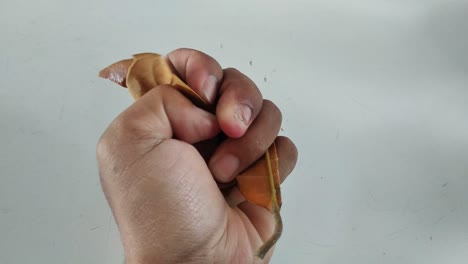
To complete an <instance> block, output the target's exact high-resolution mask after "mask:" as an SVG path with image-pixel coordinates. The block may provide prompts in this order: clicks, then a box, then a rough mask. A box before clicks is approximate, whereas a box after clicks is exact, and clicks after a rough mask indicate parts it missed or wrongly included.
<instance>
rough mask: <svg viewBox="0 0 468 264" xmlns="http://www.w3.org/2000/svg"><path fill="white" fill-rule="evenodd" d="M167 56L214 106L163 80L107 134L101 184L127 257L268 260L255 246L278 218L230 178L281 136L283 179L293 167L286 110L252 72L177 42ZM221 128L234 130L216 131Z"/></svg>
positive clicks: (100, 155)
mask: <svg viewBox="0 0 468 264" xmlns="http://www.w3.org/2000/svg"><path fill="white" fill-rule="evenodd" d="M166 59H167V60H168V62H170V64H171V65H172V67H173V69H174V70H175V71H176V72H177V73H178V75H179V76H180V77H181V78H182V80H184V81H185V82H186V83H187V84H188V85H189V86H191V87H192V88H193V89H194V90H195V91H196V92H197V93H198V94H199V95H201V96H203V97H204V98H205V99H206V100H208V101H209V102H210V103H211V104H212V105H213V106H214V109H215V111H214V112H215V114H213V113H210V112H206V111H204V110H202V109H199V108H197V107H195V106H194V105H193V104H192V103H191V102H190V101H189V100H188V99H187V98H185V97H184V96H183V95H182V94H180V93H179V92H178V91H176V90H175V89H173V88H172V87H169V86H159V87H156V88H154V89H152V90H151V91H150V92H148V93H146V94H145V95H144V96H143V97H141V98H140V99H139V100H137V101H136V102H134V103H133V104H132V105H131V106H129V107H128V108H127V109H126V110H125V111H124V112H122V113H121V114H120V115H119V116H118V117H117V118H116V119H115V120H114V121H113V122H112V123H111V124H110V125H109V127H108V128H107V129H106V131H105V132H104V133H103V135H102V136H101V138H100V140H99V143H98V145H97V159H98V164H99V173H100V179H101V185H102V188H103V191H104V193H105V196H106V199H107V201H108V203H109V206H110V207H111V209H112V212H113V215H114V218H115V220H116V222H117V225H118V227H119V231H120V234H121V240H122V243H123V246H124V251H125V258H126V263H129V264H135V263H138V264H146V263H268V262H269V260H270V258H271V255H272V252H273V250H270V252H269V253H268V254H267V256H266V257H265V258H264V259H263V260H260V259H257V258H255V250H257V249H258V248H259V247H260V246H261V245H262V244H263V241H265V240H267V239H268V238H269V237H270V236H271V234H272V232H273V229H274V219H273V217H272V215H271V213H270V212H268V211H267V210H266V209H264V208H262V207H259V206H256V205H253V204H251V203H249V202H247V201H245V199H244V198H243V197H242V196H241V195H240V193H239V191H238V190H237V189H236V188H232V185H231V184H229V182H232V181H233V180H234V178H235V176H236V175H237V174H238V173H239V172H241V171H242V170H244V169H246V168H247V167H248V166H249V165H251V164H253V163H254V162H255V161H256V160H257V159H259V158H260V157H261V156H262V155H263V154H264V153H265V151H266V150H267V148H268V147H269V146H270V145H271V144H272V143H273V141H276V144H277V149H278V156H279V159H280V164H279V169H280V176H281V180H282V181H283V180H284V179H285V178H286V176H287V175H289V174H290V172H291V171H292V170H293V168H294V166H295V164H296V160H297V149H296V147H295V146H294V144H293V143H292V142H291V140H289V139H288V138H286V137H278V132H279V130H280V127H281V112H280V110H279V109H278V107H277V106H276V105H275V104H274V103H273V102H271V101H268V100H265V99H263V97H262V94H261V93H260V91H259V89H258V88H257V86H256V85H255V84H254V83H253V82H252V81H251V80H250V79H249V78H248V77H247V76H245V75H244V74H242V73H241V72H239V71H238V70H235V69H222V68H221V66H220V65H219V63H218V62H216V61H215V60H214V59H213V58H212V57H210V56H208V55H207V54H204V53H202V52H200V51H196V50H191V49H178V50H175V51H173V52H171V53H169V54H168V55H167V56H166ZM210 76H211V77H210ZM206 80H209V81H206ZM221 131H222V132H224V134H225V135H226V139H224V140H221V141H220V140H215V139H213V138H214V137H215V136H216V135H218V134H219V133H220V132H221ZM200 142H204V143H200ZM201 153H204V154H203V155H201ZM207 153H208V154H207ZM226 157H227V158H226ZM226 186H228V187H226ZM229 186H231V187H229Z"/></svg>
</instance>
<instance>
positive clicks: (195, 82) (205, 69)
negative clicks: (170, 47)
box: [166, 48, 223, 104]
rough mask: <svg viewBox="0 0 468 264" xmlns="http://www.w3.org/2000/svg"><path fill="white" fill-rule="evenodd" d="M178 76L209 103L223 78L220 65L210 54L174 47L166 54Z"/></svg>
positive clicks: (214, 98)
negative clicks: (174, 48)
mask: <svg viewBox="0 0 468 264" xmlns="http://www.w3.org/2000/svg"><path fill="white" fill-rule="evenodd" d="M166 58H167V60H168V62H169V64H170V65H171V66H172V67H173V68H174V70H175V72H176V73H177V74H178V75H179V77H181V78H182V80H184V81H185V82H186V83H187V85H188V86H190V87H191V88H192V89H193V90H194V91H195V92H196V93H197V94H198V95H200V96H202V97H203V99H205V100H206V101H207V102H209V103H210V104H213V103H214V102H215V100H216V95H217V91H218V86H219V84H220V83H221V82H222V80H223V69H222V68H221V65H220V64H219V63H218V62H217V61H216V60H215V59H214V58H212V57H211V56H209V55H207V54H205V53H203V52H201V51H198V50H194V49H187V48H181V49H176V50H174V51H172V52H170V53H168V54H167V55H166Z"/></svg>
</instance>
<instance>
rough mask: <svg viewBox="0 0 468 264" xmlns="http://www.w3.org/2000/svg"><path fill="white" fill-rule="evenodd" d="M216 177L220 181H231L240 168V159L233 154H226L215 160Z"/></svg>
mask: <svg viewBox="0 0 468 264" xmlns="http://www.w3.org/2000/svg"><path fill="white" fill-rule="evenodd" d="M213 166H214V168H213V169H214V171H213V173H214V174H215V177H216V178H218V180H220V181H230V180H232V179H231V178H232V176H233V174H234V172H235V171H236V170H237V169H238V168H239V159H238V158H237V157H236V156H234V155H232V154H226V155H224V156H223V157H222V158H221V159H219V160H215V161H214V164H213Z"/></svg>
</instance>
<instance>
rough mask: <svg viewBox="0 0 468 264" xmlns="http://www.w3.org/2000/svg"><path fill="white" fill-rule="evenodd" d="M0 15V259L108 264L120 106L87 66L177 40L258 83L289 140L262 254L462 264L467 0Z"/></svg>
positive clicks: (336, 263)
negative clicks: (105, 139) (273, 234)
mask: <svg viewBox="0 0 468 264" xmlns="http://www.w3.org/2000/svg"><path fill="white" fill-rule="evenodd" d="M0 23H1V24H0V25H1V26H0V40H1V41H0V177H1V179H0V263H2V264H11V263H22V264H23V263H105V264H107V263H109V264H111V263H121V262H122V259H123V255H122V249H121V246H120V241H119V236H118V230H117V228H116V226H115V224H114V222H113V219H112V218H111V215H110V211H109V209H108V207H107V203H106V202H105V199H104V197H103V194H102V192H101V189H100V184H99V179H98V175H97V169H96V162H95V146H96V142H97V140H98V138H99V136H100V135H101V133H102V132H103V130H104V129H105V128H106V126H107V125H108V124H109V122H110V121H111V120H112V119H113V118H114V117H115V116H116V115H118V114H119V113H120V112H121V111H122V110H123V109H125V108H126V107H127V106H128V105H129V104H131V102H132V99H131V97H130V95H129V94H128V93H127V91H126V90H125V89H121V88H119V87H117V86H116V85H115V84H112V83H110V82H108V81H106V80H102V79H98V77H97V73H98V71H99V70H100V69H101V68H103V67H105V66H107V65H108V64H110V63H112V62H114V61H116V60H119V59H123V58H127V57H129V56H130V55H132V54H134V53H139V52H145V51H149V52H157V53H167V52H169V51H171V50H173V49H175V48H179V47H190V48H196V49H200V50H202V51H204V52H206V53H208V54H210V55H212V56H213V57H215V58H216V59H217V60H219V62H220V63H221V64H222V66H223V67H236V68H238V69H239V70H241V71H243V72H245V73H246V74H247V75H248V76H250V77H251V78H252V79H253V80H254V81H256V82H257V83H258V85H259V87H260V88H261V90H262V92H263V94H264V96H265V97H266V98H269V99H271V100H273V101H274V102H276V103H277V104H278V105H279V107H280V108H281V109H282V112H283V118H284V122H283V131H282V134H284V135H287V136H289V137H291V138H292V139H293V140H294V142H295V143H296V144H297V146H298V148H299V154H300V157H299V161H298V165H297V167H296V170H295V171H294V172H293V174H292V175H291V176H290V178H288V180H287V181H286V182H285V184H284V185H283V199H284V206H283V210H282V214H283V218H284V224H285V228H284V234H283V236H282V238H281V240H280V241H279V243H278V245H277V248H276V251H275V254H274V257H273V260H272V262H271V263H275V264H278V263H329V264H341V263H356V264H357V263H359V264H361V263H426V264H430V263H467V261H468V191H467V189H468V118H467V114H468V49H467V48H468V35H467V34H468V1H461V0H460V1H446V0H440V1H437V0H419V1H418V0H406V1H399V0H396V1H395V0H393V1H390V0H387V1H384V0H360V1H345V0H342V1H338V0H321V1H305V0H304V1H271V0H270V1H267V0H264V1H252V0H243V1H203V0H198V1H191V2H188V1H149V0H146V1H119V0H112V1H96V0H80V1H63V0H47V1H45V0H36V1H26V0H15V1H12V0H10V1H8V0H1V1H0ZM250 61H252V66H251V65H250V63H249V62H250ZM265 78H266V82H265Z"/></svg>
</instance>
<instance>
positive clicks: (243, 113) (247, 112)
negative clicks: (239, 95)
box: [234, 104, 252, 126]
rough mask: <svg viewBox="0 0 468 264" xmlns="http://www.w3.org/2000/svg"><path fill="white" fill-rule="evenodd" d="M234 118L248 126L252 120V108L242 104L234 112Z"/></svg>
mask: <svg viewBox="0 0 468 264" xmlns="http://www.w3.org/2000/svg"><path fill="white" fill-rule="evenodd" d="M234 116H235V118H236V119H237V120H239V121H241V122H242V123H243V124H244V125H246V126H248V125H249V124H250V119H251V118H252V108H251V107H250V106H248V105H246V104H240V105H238V106H237V108H236V110H235V111H234Z"/></svg>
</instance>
